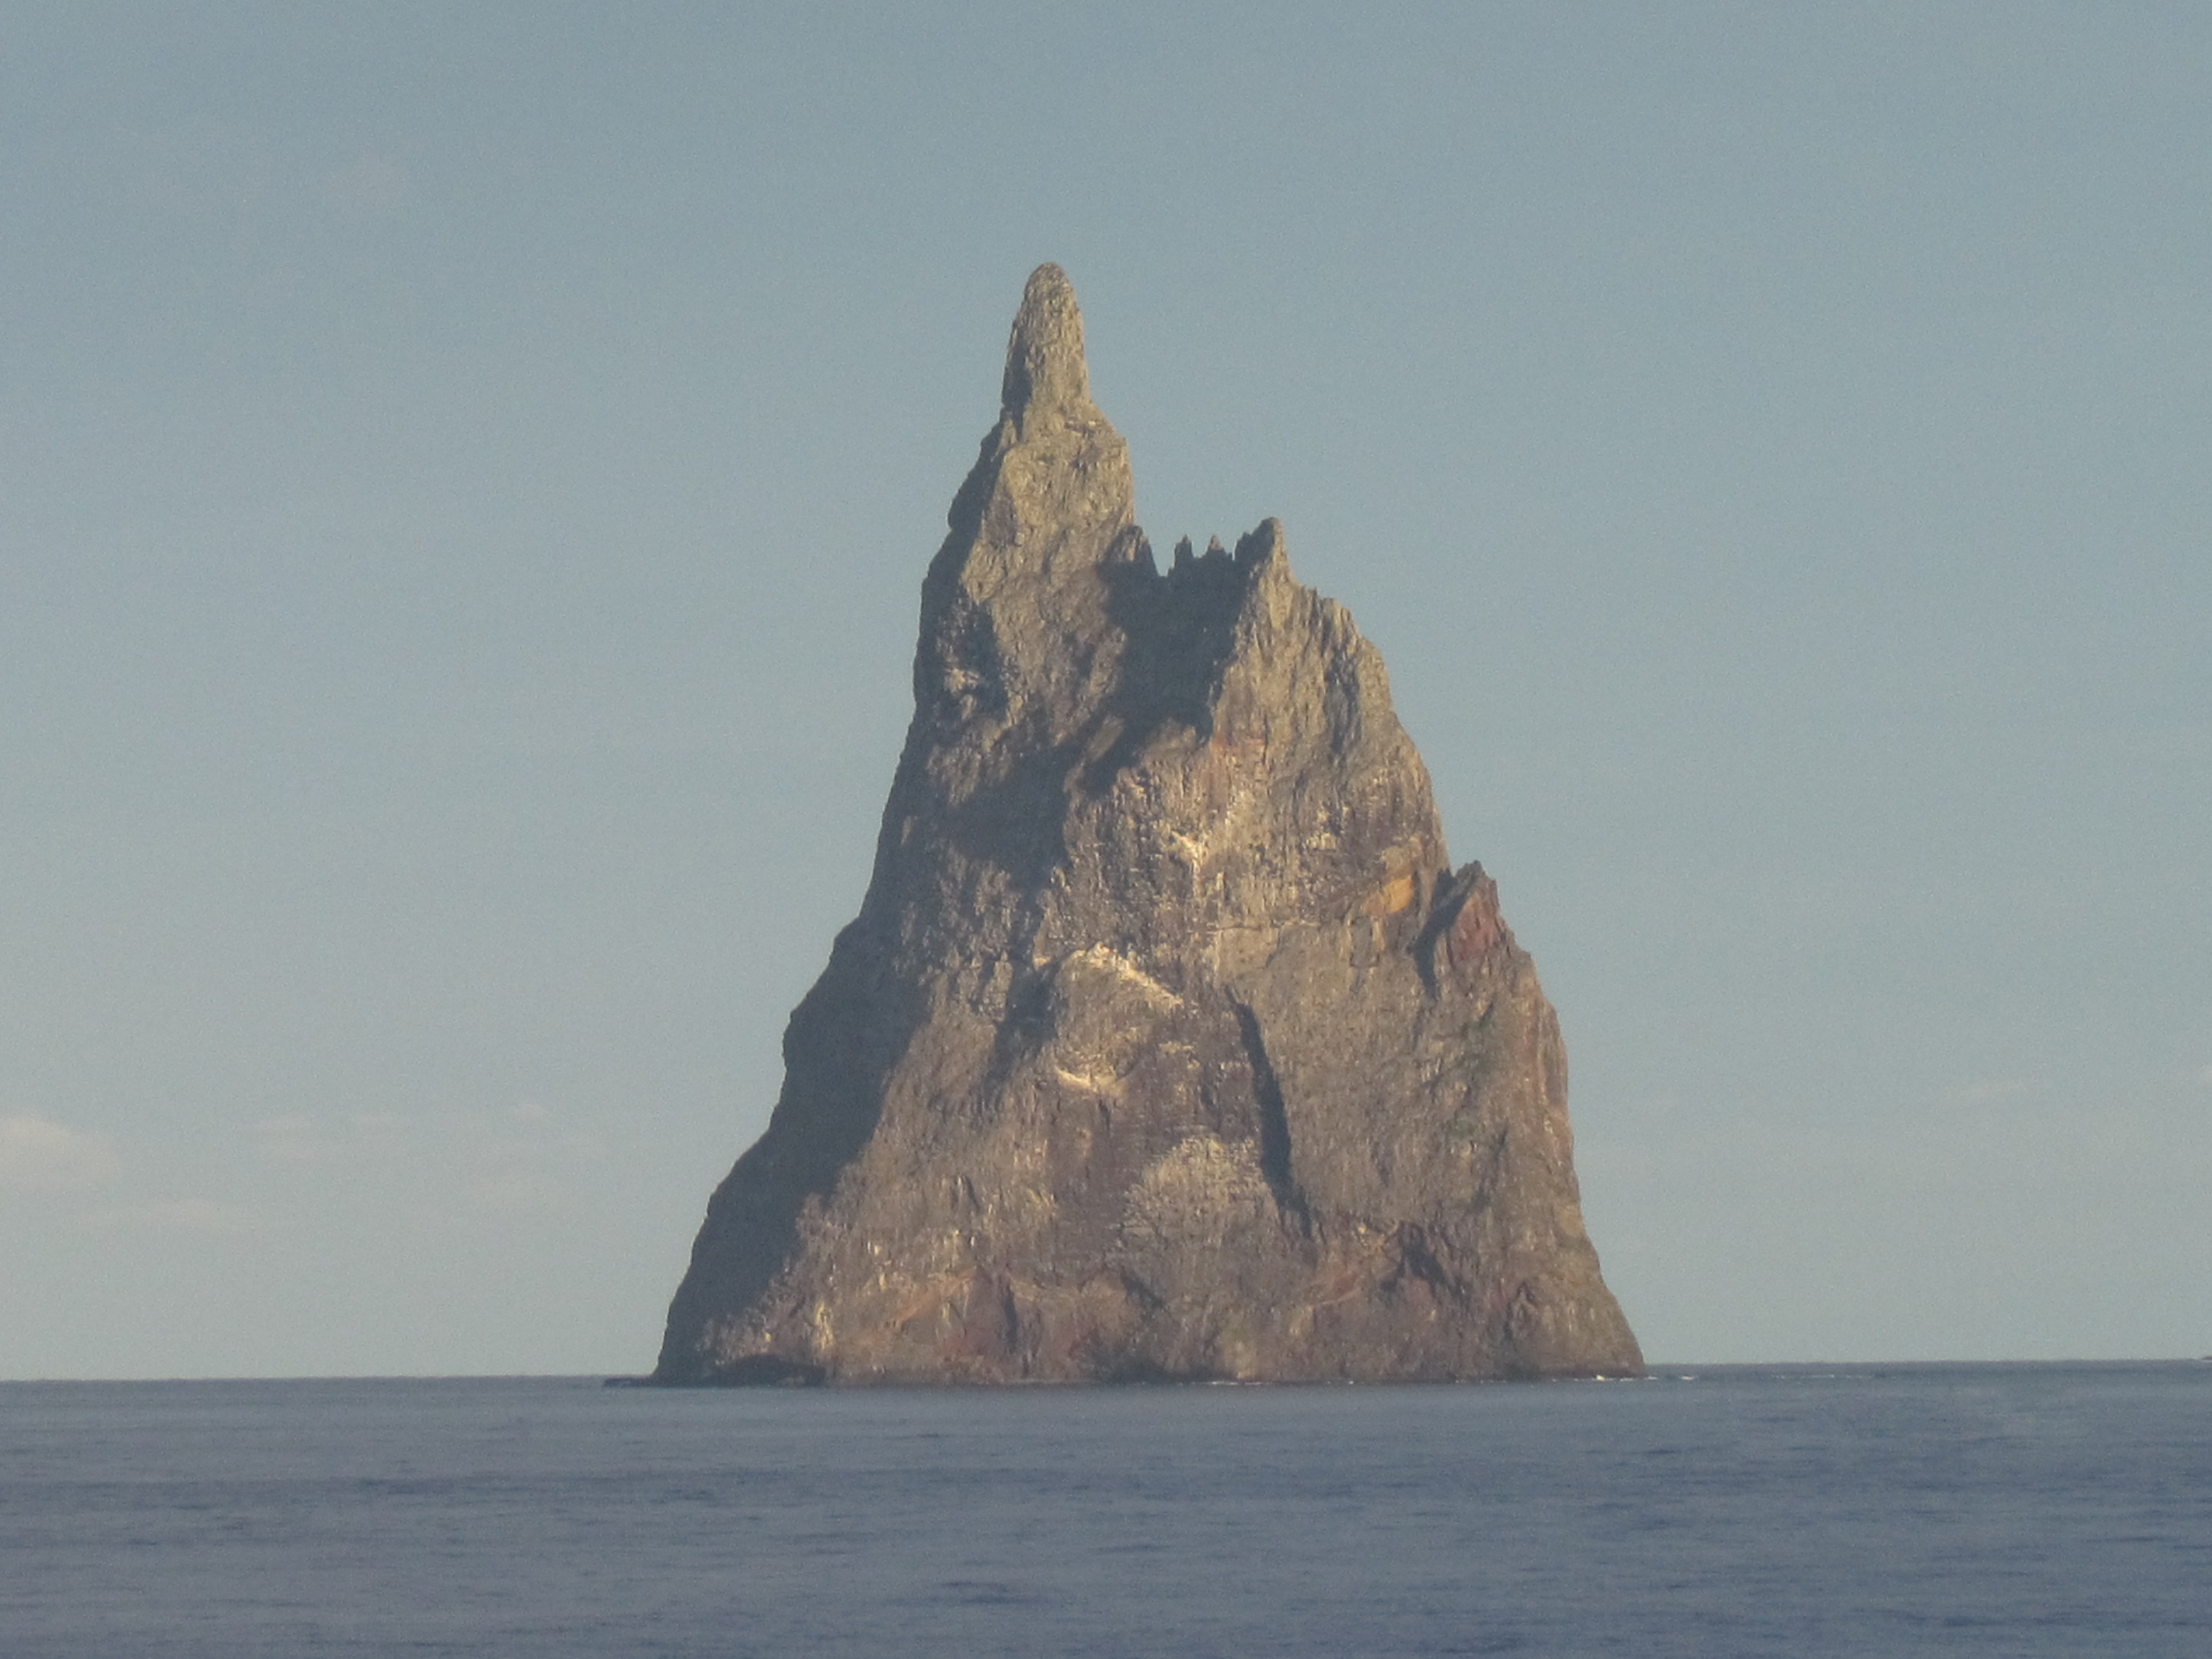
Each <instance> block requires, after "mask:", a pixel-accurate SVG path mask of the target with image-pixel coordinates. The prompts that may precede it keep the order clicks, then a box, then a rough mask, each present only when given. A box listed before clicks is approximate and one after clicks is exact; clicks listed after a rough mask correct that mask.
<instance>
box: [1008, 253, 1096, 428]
mask: <svg viewBox="0 0 2212 1659" xmlns="http://www.w3.org/2000/svg"><path fill="white" fill-rule="evenodd" d="M999 395H1000V401H1001V402H1002V403H1003V404H1004V405H1005V407H1006V413H1007V414H1009V415H1011V416H1016V417H1017V418H1018V417H1020V416H1023V415H1024V414H1026V413H1028V412H1029V411H1030V410H1055V409H1066V408H1071V407H1072V408H1080V407H1083V406H1085V405H1087V404H1089V403H1090V402H1091V371H1090V369H1089V368H1087V367H1086V366H1085V363H1084V361H1083V313H1081V312H1080V311H1079V310H1078V309H1076V305H1075V289H1074V286H1073V284H1072V283H1069V281H1068V280H1067V273H1066V271H1064V270H1061V269H1060V267H1059V266H1058V265H1051V264H1046V265H1039V266H1038V267H1037V268H1036V270H1033V271H1031V272H1030V280H1029V285H1028V286H1027V287H1026V288H1024V289H1023V290H1022V308H1021V310H1020V311H1019V312H1018V313H1015V316H1014V330H1013V333H1012V337H1010V338H1009V339H1008V340H1007V342H1006V379H1005V380H1004V381H1003V382H1002V383H1001V386H1000V394H999Z"/></svg>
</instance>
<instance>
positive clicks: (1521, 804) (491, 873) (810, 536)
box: [0, 3, 2212, 1377]
mask: <svg viewBox="0 0 2212 1659" xmlns="http://www.w3.org/2000/svg"><path fill="white" fill-rule="evenodd" d="M2208 85H2212V10H2209V9H2206V8H2203V7H2202V6H2196V5H2184V4H2150V3H2144V4H2112V5H2085V4H2079V3H2063V4H2037V3H2007V4H2002V5H2000V4H1996V3H1984V4H1972V5H1959V4H1942V3H1911V4H1851V3H1837V4H1827V5H1822V6H1818V7H1812V6H1800V7H1778V6H1769V5H1761V4H1743V5H1725V6H1705V5H1696V4H1689V5H1678V6H1668V7H1664V8H1659V7H1649V6H1640V5H1589V6H1578V7H1571V8H1570V7H1541V8H1537V7H1527V6H1519V5H1460V4H1455V5H1449V6H1445V5H1437V6H1407V7H1386V8H1381V9H1371V8H1363V9H1359V10H1358V13H1357V14H1355V13H1354V12H1353V11H1352V9H1348V8H1346V9H1339V8H1325V7H1318V6H1297V5H1285V6H1267V7H1243V6H1206V7H1198V8H1188V7H1182V6H1166V5H1161V6H1147V5H1120V4H1114V5H1100V6H1093V7H1087V8H1081V9H1076V8H1067V9H1043V8H1039V9H1034V10H1032V11H1023V10H1019V9H1009V8H1005V7H999V6H961V5H945V6H930V7H905V6H890V5H884V6H877V7H856V6H841V5H835V4H829V5H821V4H817V5H808V6H804V7H798V6H793V7H781V6H775V7H771V6H765V5H763V6H738V7H730V6H708V5H690V6H676V5H653V4H641V5H633V6H626V7H623V8H619V9H613V8H595V7H582V6H577V7H559V6H538V5H533V6H528V7H524V6H505V5H493V4H485V5H478V6H471V7H465V8H456V7H449V6H444V5H405V4H393V5H380V6H377V7H373V8H372V7H356V6H337V5H294V4H288V5H269V6H234V5H222V4H207V5H196V6H189V7H184V6H167V5H162V6H155V5H149V6H143V7H120V6H107V5H99V4H88V5H83V6H77V5H72V6H68V7H51V8H33V7H27V6H10V7H7V8H5V9H0V225H4V226H5V227H6V231H5V234H4V235H0V708H4V711H5V715H4V719H3V720H0V1259H4V1264H5V1265H4V1271H0V1376H15V1377H20V1376H170V1375H277V1374H316V1373H356V1374H358V1373H407V1372H425V1371H435V1372H520V1371H563V1372H573V1371H593V1370H605V1371H634V1370H642V1369H644V1368H646V1367H647V1366H648V1365H649V1364H651V1362H652V1359H653V1352H654V1350H655V1346H656V1345H657V1342H658V1340H659V1328H660V1322H661V1319H662V1316H663V1314H664V1312H665V1306H666V1302H667V1297H668V1296H669V1294H670V1292H671V1291H672V1290H673V1289H674V1287H675V1284H676V1281H677V1279H678V1274H679V1273H680V1272H681V1270H682V1267H683V1264H684V1260H685V1257H686V1255H687V1252H688V1250H689V1248H690V1240H691V1236H692V1233H693V1231H694V1230H695V1229H696V1225H697V1224H698V1221H699V1218H700V1216H701V1214H702V1211H703V1208H704V1205H705V1201H706V1198H707V1195H708V1192H709V1190H710V1189H711V1188H713V1186H714V1183H715V1182H717V1181H718V1180H719V1179H720V1177H721V1176H722V1174H723V1173H724V1172H725V1171H726V1169H727V1167H728V1165H729V1164H730V1162H731V1161H732V1159H733V1158H734V1157H735V1156H736V1155H737V1153H738V1152H739V1151H740V1150H742V1148H743V1147H744V1146H745V1145H747V1144H749V1143H750V1140H751V1139H753V1137H754V1136H755V1135H756V1134H757V1133H758V1132H759V1130H760V1128H761V1127H763V1124H764V1122H765V1121H766V1116H767V1113H768V1110H769V1106H770V1105H771V1104H772V1103H773V1100H774V1097H775V1091H776V1087H777V1084H778V1081H779V1079H780V1076H781V1061H780V1056H779V1053H778V1042H779V1040H780V1036H781V1030H782V1027H783V1024H784V1020H785V1018H786V1016H787V1012H788V1011H789V1009H790V1008H791V1006H792V1005H793V1003H794V1002H796V1001H797V1000H798V998H799V995H800V994H802V993H803V992H804V991H805V987H807V985H808V984H809V983H810V982H811V981H812V979H813V977H814V976H815V975H816V974H817V973H818V972H819V971H820V969H821V967H822V965H823V962H824V961H825V959H826V957H827V954H828V951H829V941H830V938H831V936H832V934H833V933H835V931H836V929H837V927H840V926H842V924H843V923H844V922H845V921H847V920H848V919H849V917H850V916H851V915H852V914H853V912H854V909H855V908H856V907H857V905H858V902H859V900H860V893H861V890H862V888H863V886H864V884H865V882H866V875H867V868H868V863H869V859H870V854H871V851H872V842H873V837H874V834H875V829H876V819H877V814H878V809H879V807H880V805H881V802H882V798H883V794H884V789H885V787H887V785H888V783H889V781H890V771H891V766H892V763H893V759H894V757H895V756H896V751H897V748H898V744H899V741H900V738H901V737H902V733H903V730H904V726H905V723H906V720H907V716H908V708H909V698H910V691H909V683H908V672H909V665H910V661H911V653H912V649H913V630H914V626H915V606H916V595H917V591H918V587H919V584H920V581H921V574H922V571H923V568H924V566H925V565H926V563H927V560H928V558H929V556H930V554H931V553H932V552H933V550H934V549H935V547H936V545H937V543H938V541H939V538H940V537H941V535H942V534H943V529H944V514H945V507H946V506H947V504H948V503H949V502H950V501H951V496H952V493H953V490H954V489H955V488H956V487H957V484H958V483H959V482H960V479H961V477H962V476H963V473H964V471H965V470H966V469H967V467H968V465H969V464H970V462H971V461H972V460H973V459H974V454H975V445H976V442H977V441H978V440H979V439H980V438H981V436H982V435H983V434H984V432H985V431H986V430H987V428H988V427H989V425H990V423H991V422H992V420H993V418H994V414H995V410H996V398H997V389H998V384H999V371H1000V356H1001V353H1002V351H1003V349H1004V342H1005V336H1006V325H1007V323H1008V321H1009V319H1011V317H1012V312H1013V308H1014V306H1015V303H1016V301H1017V300H1018V297H1019V295H1020V291H1021V285H1022V282H1023V279H1024V276H1025V275H1026V274H1027V272H1028V271H1029V270H1030V268H1031V267H1032V266H1033V265H1035V264H1037V263H1038V262H1040V261H1042V260H1045V259H1054V260H1057V261H1059V262H1060V263H1061V264H1064V265H1065V266H1066V268H1067V269H1068V270H1069V272H1070V273H1071V275H1072V276H1073V279H1074V282H1075V284H1076V287H1077V290H1078V292H1079V295H1080V297H1081V300H1082V302H1083V305H1084V309H1085V319H1086V322H1087V325H1088V332H1089V339H1090V350H1091V373H1092V380H1093V387H1094V391H1095V392H1096V394H1097V398H1098V401H1099V403H1100V404H1101V406H1102V407H1103V409H1104V410H1105V411H1106V413H1107V414H1108V416H1109V417H1110V418H1111V419H1112V420H1113V421H1114V422H1115V424H1116V426H1117V427H1118V428H1120V430H1121V433H1122V435H1124V436H1125V437H1126V438H1127V440H1128V442H1129V445H1130V447H1131V452H1132V456H1133V462H1134V465H1135V470H1136V476H1137V485H1138V496H1139V513H1140V516H1141V517H1142V519H1143V520H1144V522H1145V524H1146V528H1147V529H1148V531H1149V532H1151V534H1152V539H1153V541H1154V542H1155V544H1158V545H1160V546H1162V547H1164V546H1166V545H1168V544H1170V543H1171V542H1172V541H1173V540H1174V539H1175V538H1176V537H1178V536H1181V535H1184V534H1190V535H1193V536H1194V537H1196V538H1197V539H1198V540H1199V541H1200V543H1201V544H1203V542H1204V541H1205V539H1206V537H1207V536H1208V535H1210V534H1215V533H1218V534H1220V535H1221V536H1223V537H1224V538H1225V539H1230V538H1233V537H1234V536H1235V535H1236V534H1237V532H1241V531H1243V530H1245V529H1249V527H1250V526H1252V525H1254V524H1255V523H1256V522H1257V521H1258V520H1260V519H1261V518H1262V517H1265V516H1267V515H1269V514H1273V515H1277V516H1279V517H1280V518H1282V519H1283V520H1285V524H1286V526H1287V528H1288V534H1289V543H1290V551H1291V562H1292V565H1293V568H1295V569H1296V571H1297V574H1299V575H1300V577H1301V578H1302V579H1303V580H1305V581H1307V582H1309V583H1311V584H1313V585H1315V586H1318V587H1319V588H1320V589H1322V591H1323V592H1327V593H1329V594H1331V595H1333V596H1334V597H1335V598H1337V599H1341V600H1343V601H1344V602H1345V603H1346V605H1348V606H1349V607H1350V608H1351V610H1352V613H1353V615H1354V616H1355V617H1357V619H1358V622H1359V623H1360V625H1361V627H1362V629H1364V631H1365V632H1366V633H1367V634H1368V635H1370V637H1371V638H1372V639H1374V640H1375V641H1376V642H1377V643H1378V644H1379V646H1380V647H1381V648H1382V650H1383V653H1384V656H1385V659H1386V660H1387V661H1388V663H1389V667H1390V671H1391V675H1392V682H1393V686H1394V690H1395V696H1396V699H1397V702H1398V707H1399V712H1400V714H1401V717H1402V718H1403V719H1404V720H1405V722H1406V724H1407V727H1408V729H1409V730H1410V731H1411V732H1412V734H1413V738H1414V739H1415V741H1416V742H1417V743H1418V744H1419V745H1420V746H1421V749H1422V750H1423V753H1424V755H1425V758H1426V760H1427V762H1428V763H1429V768H1430V770H1431V774H1432V775H1433V777H1434V780H1435V782H1436V786H1437V794H1438V798H1439V802H1440V805H1441V806H1442V808H1443V813H1444V817H1445V823H1446V826H1447V829H1448V831H1449V835H1450V838H1451V843H1452V848H1453V852H1454V854H1455V857H1457V858H1460V859H1462V860H1463V859H1468V858H1480V860H1482V861H1483V862H1484V864H1485V866H1486V868H1488V869H1489V870H1490V871H1491V872H1492V874H1493V875H1494V876H1495V877H1496V878H1497V879H1498V884H1499V887H1500V892H1501V896H1502V899H1503V902H1504V907H1505V911H1506V915H1507V916H1508V919H1509V920H1510V921H1511V923H1512V924H1513V926H1514V927H1515V929H1516V933H1517V934H1518V936H1519V937H1520V939H1521V940H1522V943H1523V944H1524V945H1527V946H1528V948H1529V949H1530V950H1531V951H1533V952H1534V956H1535V958H1536V961H1537V963H1538V964H1539V966H1540V969H1541V971H1542V973H1543V975H1544V979H1545V982H1546V985H1547V988H1548V990H1549V991H1550V993H1551V994H1552V997H1553V1000H1554V1002H1555V1003H1556V1004H1557V1005H1558V1006H1559V1011H1560V1014H1561V1018H1562V1021H1563V1024H1564V1027H1565V1034H1566V1038H1567V1044H1568V1048H1569V1052H1570V1054H1571V1057H1572V1062H1573V1080H1574V1094H1573V1111H1574V1118H1575V1123H1576V1127H1577V1136H1578V1150H1577V1163H1578V1166H1579V1169H1580V1171H1581V1174H1582V1178H1583V1188H1584V1194H1585V1199H1586V1200H1587V1210H1588V1213H1589V1220H1590V1225H1591V1229H1592V1232H1593V1235H1594V1237H1595V1240H1596V1243H1597V1245H1598V1248H1599V1250H1600V1253H1601V1256H1602V1258H1603V1261H1604V1264H1605V1268H1606V1272H1607V1277H1608V1279H1609V1280H1610V1281H1611V1283H1612V1284H1613V1286H1614V1288H1615V1290H1616V1291H1618V1293H1619V1294H1620V1298H1621V1301H1622V1303H1623V1304H1624V1306H1625V1307H1626V1310H1627V1312H1628V1314H1629V1316H1630V1319H1631V1321H1632V1323H1633V1324H1634V1325H1635V1327H1636V1328H1637V1330H1638V1334H1639V1335H1640V1336H1641V1337H1642V1339H1643V1340H1644V1346H1645V1348H1646V1350H1647V1352H1649V1353H1650V1354H1651V1355H1652V1356H1653V1357H1654V1358H1658V1359H1661V1360H1662V1361H1663V1360H1678V1361H1704V1362H1714V1361H1723V1360H1782V1359H1807V1358H1836V1359H1878V1358H2058V1357H2118V1356H2135V1355H2160V1354H2179V1353H2191V1354H2194V1353H2200V1352H2207V1351H2212V1202H2208V1194H2212V950H2208V945H2207V942H2208V939H2212V896H2208V885H2207V878H2206V859H2205V853H2206V848H2207V840H2208V836H2207V827H2208V825H2212V651H2208V637H2207V636H2208V631H2209V629H2212V469H2208V466H2207V460H2208V457H2212V304H2208V301H2212V100H2208V99H2207V97H2206V88H2207V86H2208Z"/></svg>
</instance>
